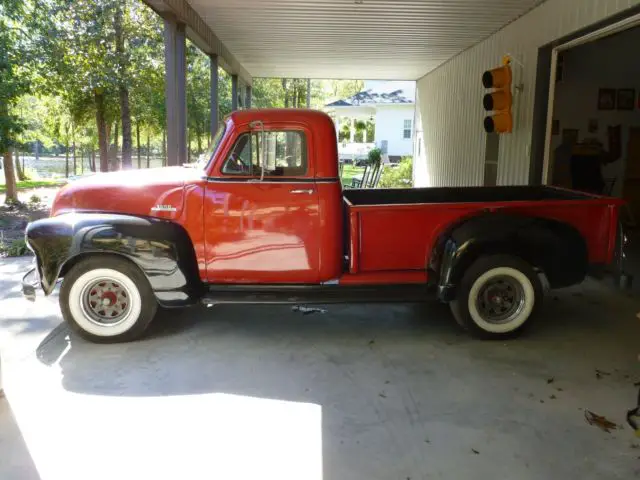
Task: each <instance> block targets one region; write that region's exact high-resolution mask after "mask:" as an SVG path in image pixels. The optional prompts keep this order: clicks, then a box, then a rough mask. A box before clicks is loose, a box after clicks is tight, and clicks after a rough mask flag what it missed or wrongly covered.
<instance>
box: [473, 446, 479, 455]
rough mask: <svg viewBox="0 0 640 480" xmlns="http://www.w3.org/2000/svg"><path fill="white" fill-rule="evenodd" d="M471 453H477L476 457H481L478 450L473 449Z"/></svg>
mask: <svg viewBox="0 0 640 480" xmlns="http://www.w3.org/2000/svg"><path fill="white" fill-rule="evenodd" d="M471 451H472V452H473V453H475V454H476V455H480V452H479V451H478V450H476V449H475V448H472V449H471Z"/></svg>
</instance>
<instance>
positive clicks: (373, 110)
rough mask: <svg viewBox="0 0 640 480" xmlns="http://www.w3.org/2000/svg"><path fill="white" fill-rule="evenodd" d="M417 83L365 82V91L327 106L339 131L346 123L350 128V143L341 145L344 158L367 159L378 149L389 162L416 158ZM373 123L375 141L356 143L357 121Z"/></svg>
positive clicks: (341, 154) (340, 153) (339, 145)
mask: <svg viewBox="0 0 640 480" xmlns="http://www.w3.org/2000/svg"><path fill="white" fill-rule="evenodd" d="M415 102H416V82H380V81H366V82H365V90H363V91H362V92H358V93H356V94H355V95H353V96H351V97H349V98H344V99H342V100H337V101H335V102H332V103H329V104H327V105H326V106H325V108H326V110H327V113H329V115H331V116H332V117H333V119H334V122H335V124H336V131H338V132H339V131H340V128H341V126H342V125H344V124H345V123H347V124H349V125H350V126H351V138H350V141H349V142H340V143H339V144H338V154H339V156H340V158H341V159H345V158H356V159H357V158H364V157H366V156H367V154H368V152H369V150H371V149H372V148H374V147H378V148H380V149H381V150H382V153H383V155H388V158H389V160H391V161H396V160H400V159H401V158H402V157H403V156H405V155H413V131H414V128H413V127H414V125H413V120H414V113H415V105H416V103H415ZM367 120H372V121H373V122H374V123H375V135H374V138H371V139H368V138H364V139H363V142H361V143H356V142H355V122H356V121H367Z"/></svg>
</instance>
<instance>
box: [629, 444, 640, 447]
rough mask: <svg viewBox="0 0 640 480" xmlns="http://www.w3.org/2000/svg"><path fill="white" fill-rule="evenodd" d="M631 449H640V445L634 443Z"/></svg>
mask: <svg viewBox="0 0 640 480" xmlns="http://www.w3.org/2000/svg"><path fill="white" fill-rule="evenodd" d="M631 448H640V445H638V444H637V443H632V444H631Z"/></svg>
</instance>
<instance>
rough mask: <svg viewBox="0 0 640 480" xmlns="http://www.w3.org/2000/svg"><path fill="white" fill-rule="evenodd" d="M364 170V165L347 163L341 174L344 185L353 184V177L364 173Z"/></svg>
mask: <svg viewBox="0 0 640 480" xmlns="http://www.w3.org/2000/svg"><path fill="white" fill-rule="evenodd" d="M362 172H364V167H356V166H355V165H348V164H345V165H344V168H343V170H342V175H341V178H342V185H349V186H351V179H352V178H353V177H354V176H355V175H362Z"/></svg>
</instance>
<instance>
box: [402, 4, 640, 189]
mask: <svg viewBox="0 0 640 480" xmlns="http://www.w3.org/2000/svg"><path fill="white" fill-rule="evenodd" d="M638 4H640V0H547V2H545V3H543V4H542V5H540V6H539V7H537V8H535V9H533V10H532V11H531V12H529V13H528V14H526V15H524V16H522V17H520V18H519V19H518V20H516V21H514V22H512V23H510V24H509V25H507V26H506V27H505V28H503V29H502V30H500V31H499V32H497V33H495V34H494V35H492V36H491V37H489V38H488V39H487V40H485V41H483V42H481V43H479V44H477V45H475V46H474V47H472V48H470V49H468V50H466V51H464V52H463V53H461V54H460V55H458V56H456V57H454V58H453V59H451V60H450V61H449V62H447V63H445V64H444V65H442V66H440V67H439V68H437V69H436V70H434V71H432V72H430V73H428V74H427V75H426V76H424V77H422V78H421V79H420V80H419V81H418V83H417V85H418V90H417V100H416V104H417V106H418V108H417V111H416V113H417V116H419V117H420V123H421V126H422V127H421V128H422V137H423V144H422V145H421V147H420V149H421V150H422V152H421V155H420V157H422V158H421V159H417V161H416V166H415V171H414V175H415V184H416V186H441V185H481V184H482V181H483V172H484V169H483V167H484V152H485V139H486V134H485V133H484V130H483V127H482V120H483V118H484V116H485V112H484V110H483V109H482V95H483V94H484V92H485V90H484V89H483V87H482V83H481V77H482V73H483V72H484V71H485V70H487V69H489V68H493V67H495V66H499V64H500V61H501V58H502V56H503V55H505V54H510V55H511V56H512V57H513V58H514V64H513V71H514V84H518V83H523V84H524V88H523V90H522V92H515V97H514V133H513V134H511V135H503V136H502V137H501V140H500V158H499V165H498V184H501V185H506V184H525V183H527V182H528V180H529V159H530V145H531V130H532V121H533V100H534V92H535V76H536V67H537V57H538V48H540V47H541V46H543V45H546V44H548V43H550V42H552V41H554V40H556V39H558V38H561V37H563V36H565V35H568V34H570V33H572V32H575V31H576V30H579V29H581V28H584V27H587V26H589V25H591V24H593V23H595V22H598V21H600V20H602V19H604V18H606V17H609V16H611V15H614V14H616V13H618V12H621V11H622V10H625V9H627V8H629V7H632V6H635V5H638ZM520 64H522V65H520ZM418 133H419V132H418ZM418 136H420V135H418ZM417 149H418V147H417V146H416V150H417ZM416 153H417V152H416ZM420 163H422V164H420Z"/></svg>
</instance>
